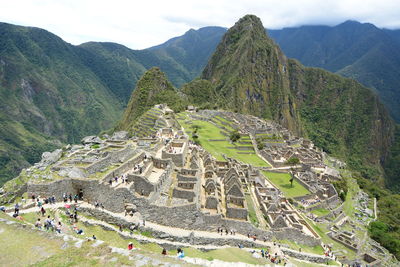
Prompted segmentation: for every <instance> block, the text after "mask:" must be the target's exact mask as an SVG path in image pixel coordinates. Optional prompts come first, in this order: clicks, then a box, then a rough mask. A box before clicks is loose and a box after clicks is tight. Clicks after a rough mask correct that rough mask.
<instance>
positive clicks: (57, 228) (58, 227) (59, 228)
mask: <svg viewBox="0 0 400 267" xmlns="http://www.w3.org/2000/svg"><path fill="white" fill-rule="evenodd" d="M61 227H62V225H61V222H58V224H57V226H56V232H57V233H59V234H61Z"/></svg>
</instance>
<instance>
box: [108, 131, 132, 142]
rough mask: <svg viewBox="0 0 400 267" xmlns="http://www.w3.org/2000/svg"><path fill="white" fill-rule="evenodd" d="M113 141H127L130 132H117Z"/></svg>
mask: <svg viewBox="0 0 400 267" xmlns="http://www.w3.org/2000/svg"><path fill="white" fill-rule="evenodd" d="M111 139H112V140H116V141H120V140H127V139H128V132H127V131H119V132H115V133H114V134H113V136H112V137H111Z"/></svg>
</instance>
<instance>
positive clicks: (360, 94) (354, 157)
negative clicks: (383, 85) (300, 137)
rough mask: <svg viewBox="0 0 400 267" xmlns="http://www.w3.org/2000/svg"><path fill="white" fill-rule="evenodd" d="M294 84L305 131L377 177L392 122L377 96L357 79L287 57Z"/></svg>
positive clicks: (330, 151)
mask: <svg viewBox="0 0 400 267" xmlns="http://www.w3.org/2000/svg"><path fill="white" fill-rule="evenodd" d="M289 72H290V75H291V82H292V88H293V91H294V93H295V94H297V95H302V98H301V99H300V101H298V108H299V110H300V114H301V119H302V121H303V125H304V128H305V130H306V133H307V135H308V136H309V137H310V138H311V140H313V141H314V143H315V144H316V145H317V146H318V147H321V148H322V149H324V151H326V152H328V153H330V154H332V155H335V156H336V157H339V158H342V159H345V160H346V162H347V163H348V164H349V166H350V167H351V168H352V169H354V170H357V171H360V172H361V173H362V175H363V176H364V177H368V178H370V179H377V178H378V177H380V176H381V175H382V174H381V170H380V169H381V166H380V163H381V159H382V158H383V157H386V155H387V150H388V148H389V147H390V144H391V138H392V134H393V133H392V131H393V126H394V125H393V122H392V120H391V119H390V117H389V115H388V114H387V112H386V110H385V108H384V107H383V105H382V104H381V103H380V102H379V99H378V97H377V96H376V95H375V94H374V93H373V92H372V91H371V90H369V89H368V88H365V87H363V86H361V85H360V84H359V83H357V82H355V81H353V80H350V79H345V78H342V77H340V76H338V75H335V74H332V73H329V72H327V71H324V70H322V69H316V68H304V67H302V66H301V65H300V64H299V63H298V62H296V61H293V60H291V61H290V65H289Z"/></svg>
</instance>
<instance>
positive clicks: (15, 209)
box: [14, 203, 19, 216]
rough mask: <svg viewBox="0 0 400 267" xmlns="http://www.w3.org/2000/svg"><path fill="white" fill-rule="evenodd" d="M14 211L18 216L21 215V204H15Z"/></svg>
mask: <svg viewBox="0 0 400 267" xmlns="http://www.w3.org/2000/svg"><path fill="white" fill-rule="evenodd" d="M14 213H15V214H17V216H18V215H19V204H18V203H16V204H15V206H14Z"/></svg>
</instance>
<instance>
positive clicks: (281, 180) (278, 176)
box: [263, 171, 310, 198]
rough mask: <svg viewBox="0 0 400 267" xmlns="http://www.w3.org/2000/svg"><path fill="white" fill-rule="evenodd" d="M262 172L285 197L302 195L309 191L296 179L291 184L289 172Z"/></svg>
mask: <svg viewBox="0 0 400 267" xmlns="http://www.w3.org/2000/svg"><path fill="white" fill-rule="evenodd" d="M263 174H264V176H265V177H267V179H268V180H269V181H271V183H273V184H274V185H275V186H277V187H278V188H279V190H281V191H282V192H283V193H284V194H285V196H286V197H288V198H293V197H299V196H304V195H307V194H309V193H310V191H308V190H307V189H306V188H305V187H304V186H302V185H301V184H300V183H299V182H297V181H296V180H294V181H293V186H291V184H290V174H289V173H274V172H267V171H263Z"/></svg>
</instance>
